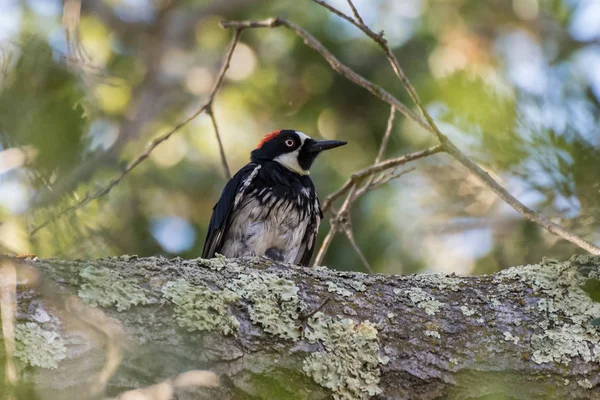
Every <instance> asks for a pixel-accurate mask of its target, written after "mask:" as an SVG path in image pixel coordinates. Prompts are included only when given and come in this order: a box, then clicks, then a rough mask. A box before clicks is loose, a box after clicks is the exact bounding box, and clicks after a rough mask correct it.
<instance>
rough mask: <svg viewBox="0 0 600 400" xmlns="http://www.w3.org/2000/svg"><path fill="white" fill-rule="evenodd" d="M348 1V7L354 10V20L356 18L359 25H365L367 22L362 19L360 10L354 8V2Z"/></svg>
mask: <svg viewBox="0 0 600 400" xmlns="http://www.w3.org/2000/svg"><path fill="white" fill-rule="evenodd" d="M346 1H347V2H348V5H349V6H350V8H351V9H352V13H353V14H354V18H356V21H358V23H359V24H361V25H364V24H365V22H364V21H363V19H362V17H361V16H360V14H359V13H358V10H357V9H356V7H355V6H354V3H353V2H352V0H346Z"/></svg>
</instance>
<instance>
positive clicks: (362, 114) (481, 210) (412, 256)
mask: <svg viewBox="0 0 600 400" xmlns="http://www.w3.org/2000/svg"><path fill="white" fill-rule="evenodd" d="M42 3H44V4H45V6H44V4H42ZM54 3H56V4H54ZM356 3H357V7H358V8H359V10H360V11H361V13H362V14H363V17H364V18H365V21H366V22H367V23H368V24H369V25H370V26H371V27H372V28H373V29H374V30H375V31H379V30H384V31H385V33H386V37H387V38H388V40H389V42H390V44H391V45H392V46H393V48H394V52H395V53H396V55H397V57H398V59H399V60H400V63H401V64H402V66H403V68H404V69H405V72H406V73H407V75H408V76H409V77H410V79H411V80H412V81H413V83H414V84H415V86H416V88H417V90H418V91H419V93H420V95H421V97H422V98H423V99H424V101H425V102H426V104H427V106H428V108H429V109H430V111H431V112H432V113H433V115H434V116H435V117H436V119H437V120H438V122H439V123H440V126H441V127H442V130H443V131H444V132H445V133H447V134H448V135H449V136H450V138H451V139H452V140H453V141H454V142H455V143H456V144H457V145H458V146H459V147H460V148H461V149H463V150H464V151H465V152H466V153H467V154H469V155H470V156H471V157H473V159H474V160H476V161H477V162H478V163H480V164H481V165H482V166H483V167H484V168H486V169H487V170H488V171H489V172H490V173H491V174H493V175H494V176H495V177H496V178H497V179H498V180H499V181H500V182H501V183H502V184H503V185H504V186H505V187H506V188H507V189H508V190H509V191H510V192H511V193H513V194H514V195H516V196H517V197H518V198H519V199H521V200H522V201H523V202H525V203H526V204H527V205H529V206H531V207H533V208H534V209H536V210H539V211H540V212H542V213H544V214H545V215H547V216H549V217H551V218H552V219H554V220H556V221H557V222H560V223H561V224H563V225H565V226H566V227H568V228H569V229H571V230H573V231H574V232H576V233H578V234H579V235H582V236H584V237H586V238H587V239H588V240H591V241H595V242H596V243H598V242H599V240H600V235H599V233H600V230H599V226H600V224H599V218H598V217H599V214H600V183H599V181H598V173H597V171H598V170H600V150H599V146H600V132H599V131H598V127H599V126H600V125H599V124H598V116H599V115H600V112H599V111H600V110H599V104H600V103H599V97H598V96H599V95H600V84H599V83H598V82H600V77H599V75H598V72H597V71H600V50H599V49H598V47H597V44H596V43H597V40H598V38H597V37H596V36H593V35H594V33H593V32H592V33H591V34H589V35H588V36H589V37H588V36H585V34H586V31H585V30H582V29H583V28H585V26H584V27H583V28H582V26H583V25H581V24H582V22H580V20H579V19H578V18H579V17H578V15H581V13H582V12H585V10H584V7H585V4H583V2H575V1H566V0H523V1H522V2H511V1H503V2H482V1H480V0H452V1H425V0H410V1H409V0H407V1H402V2H397V1H391V0H378V1H374V2H369V1H357V2H356ZM48 4H54V6H53V7H48ZM167 4H168V5H167ZM332 4H335V5H336V6H340V7H342V8H343V9H344V10H345V11H348V10H347V9H346V8H345V7H346V3H345V2H343V1H338V2H332ZM4 11H5V15H6V16H7V17H6V18H12V20H13V21H17V23H16V24H13V25H10V26H12V28H11V29H9V28H5V30H6V32H3V35H2V38H4V39H3V42H2V44H3V48H2V71H3V72H2V75H1V80H0V140H1V143H0V144H1V145H2V152H0V171H1V172H0V193H1V196H0V217H1V218H2V221H3V223H2V225H1V226H0V245H1V246H2V248H3V251H4V252H8V253H19V252H34V253H36V254H38V255H40V256H60V257H78V258H85V257H100V256H106V255H112V254H124V253H128V254H138V255H150V254H165V255H168V256H175V255H177V256H182V257H197V256H199V255H200V253H201V249H202V244H203V240H204V236H205V233H206V226H207V224H208V220H209V218H210V214H211V211H212V206H213V205H214V203H215V202H216V200H217V198H218V196H219V194H220V191H221V189H222V187H223V185H224V183H225V177H224V173H223V171H222V169H221V163H220V161H219V158H218V150H217V146H216V140H215V136H214V133H213V132H212V128H211V125H210V123H209V121H208V120H207V118H206V116H200V117H199V118H198V119H196V120H195V121H193V122H192V123H190V124H189V125H187V126H186V127H184V128H183V129H182V130H181V131H180V132H178V133H176V134H175V135H174V136H173V137H172V138H171V139H170V140H169V141H167V142H165V143H164V144H163V145H161V146H160V147H158V148H157V149H156V150H155V151H154V152H153V154H152V155H151V156H150V158H149V159H147V160H146V161H144V162H143V163H142V164H141V165H140V166H139V167H138V168H136V169H135V170H134V171H133V172H132V173H131V174H130V175H128V176H127V177H126V178H125V179H124V180H123V181H122V182H121V183H120V184H119V185H118V186H117V187H116V188H114V189H113V190H112V191H111V192H110V193H109V194H108V195H105V196H103V197H102V198H100V199H99V200H96V201H94V202H92V203H91V204H89V205H87V206H86V207H84V208H82V209H79V210H77V211H76V212H72V213H69V214H67V215H66V216H64V217H63V218H61V219H59V220H58V221H57V222H56V223H54V224H51V225H49V226H47V227H45V228H44V229H42V230H41V231H39V232H38V233H37V234H36V235H35V236H33V237H31V238H30V237H29V236H28V233H29V232H30V231H31V229H32V228H33V227H34V226H35V225H38V224H40V223H42V222H44V221H45V220H46V219H48V218H49V217H51V216H52V215H53V214H55V213H56V212H58V211H60V210H62V209H64V208H65V207H69V206H71V205H73V204H76V203H77V201H79V200H80V199H82V198H84V197H85V196H86V194H88V193H92V192H94V191H95V190H97V189H98V188H99V187H101V186H102V185H104V184H105V183H106V182H108V181H109V180H110V179H111V178H112V177H113V176H114V175H115V174H117V173H118V172H119V171H120V170H121V169H122V168H123V165H124V164H126V162H127V161H129V160H132V159H134V158H135V157H137V155H139V154H140V153H141V152H142V151H143V150H144V149H145V146H146V144H147V143H148V142H149V141H150V140H151V139H152V138H154V137H156V136H158V135H159V134H162V133H164V132H165V131H168V130H170V129H171V128H172V127H173V126H175V125H176V124H177V123H179V122H180V121H182V120H183V119H184V118H186V117H187V116H188V115H190V114H191V113H192V112H193V111H194V110H195V109H197V108H198V107H199V106H200V105H201V104H202V103H203V102H204V101H205V100H206V99H207V96H208V94H209V92H210V89H211V87H212V84H213V81H214V78H215V77H216V74H217V71H218V69H219V67H220V63H221V60H222V56H223V54H224V52H225V49H226V47H227V43H228V41H229V38H230V35H231V32H228V31H225V30H223V29H221V28H220V27H219V25H218V22H219V21H221V20H223V19H262V18H267V17H271V16H279V17H283V18H289V19H291V20H292V21H293V22H295V23H297V24H299V25H300V26H302V27H304V28H305V29H307V30H308V31H309V32H311V33H312V34H313V35H314V36H315V37H316V38H317V39H318V40H320V41H321V42H322V43H323V44H324V45H325V46H326V47H327V48H328V49H330V50H331V51H332V52H333V53H334V54H336V56H338V57H339V58H340V60H342V61H343V62H344V63H347V64H348V65H349V66H351V67H352V68H353V69H354V70H355V71H357V72H358V73H360V74H362V75H363V76H365V77H366V78H367V79H370V80H372V81H373V82H375V83H376V84H378V85H381V86H382V87H385V88H386V89H387V90H389V91H390V92H392V93H394V95H395V96H397V97H398V98H399V99H400V100H401V101H403V102H405V103H406V104H408V105H411V103H410V99H409V97H408V95H407V94H406V93H405V92H404V91H403V90H402V89H401V85H400V84H399V82H398V81H397V79H396V78H395V76H394V74H393V71H392V70H391V69H390V67H389V65H388V64H387V61H386V59H385V56H384V54H382V53H381V51H380V49H379V48H378V47H377V46H376V45H375V44H374V43H372V42H371V41H370V40H368V39H367V38H365V37H363V36H362V35H361V34H360V32H359V31H358V30H357V29H355V28H354V27H351V26H350V25H349V24H347V23H345V22H343V21H341V20H340V19H339V18H337V17H335V16H334V15H332V14H330V13H328V12H327V11H325V10H324V9H322V8H320V7H319V6H317V5H316V4H314V3H311V2H306V3H305V2H302V3H298V4H295V3H289V2H272V1H257V0H240V1H236V2H220V1H210V0H206V1H183V2H162V1H158V0H157V1H147V2H144V1H138V2H127V1H121V0H111V1H100V0H99V1H95V2H84V3H83V5H82V14H81V18H80V20H79V23H78V26H77V33H78V34H77V35H75V36H73V37H72V39H75V40H74V41H73V42H71V43H70V44H68V43H67V42H66V39H65V32H64V27H63V26H62V23H61V15H60V14H61V12H62V8H61V4H60V2H58V1H57V2H49V3H48V2H46V0H31V1H27V2H18V1H15V2H11V3H10V4H9V5H6V9H5V10H4ZM597 18H598V21H600V16H598V17H597ZM580 25H581V26H580ZM6 26H8V25H6ZM581 32H583V33H581ZM590 35H591V36H590ZM77 39H79V40H77ZM411 107H412V105H411ZM388 112H389V108H388V107H387V105H385V104H384V103H382V102H381V101H380V100H379V99H377V98H375V97H373V96H371V95H370V94H369V93H368V92H366V91H365V90H364V89H362V88H360V87H358V86H356V85H354V84H352V83H351V82H349V81H347V80H345V79H344V78H342V77H340V76H339V75H337V74H336V73H335V72H333V71H332V70H331V69H330V68H329V66H328V64H327V63H326V62H325V61H324V60H323V59H321V58H320V56H319V55H318V54H316V53H315V52H314V51H312V50H311V49H309V48H308V47H306V46H305V45H304V44H303V43H302V41H301V40H300V39H298V38H297V37H295V36H294V35H293V33H291V32H289V31H286V30H283V29H261V30H249V31H246V32H244V34H243V37H242V40H241V43H240V46H239V47H238V49H237V50H236V53H235V54H234V58H233V60H232V67H231V70H230V71H229V73H228V75H227V79H226V81H225V85H224V87H223V88H222V90H221V91H220V92H219V94H218V95H217V98H216V103H215V115H216V117H217V119H218V121H219V124H220V127H221V131H222V132H221V133H222V136H223V137H222V139H223V142H224V145H225V151H226V154H227V156H228V160H229V163H230V166H231V167H232V169H234V170H237V169H238V168H240V167H241V166H243V165H244V163H246V162H247V160H248V155H249V152H250V151H251V150H252V148H253V147H254V146H255V144H256V143H257V142H258V140H259V139H260V137H262V135H264V134H265V133H267V132H270V131H271V130H273V129H276V128H293V129H297V130H300V131H303V132H305V133H307V134H309V135H312V136H318V137H327V138H340V139H344V140H348V141H349V142H350V145H349V146H346V147H345V148H344V149H343V150H341V151H337V152H332V153H331V154H327V155H325V156H323V157H322V158H321V159H319V160H318V161H317V163H316V165H315V167H314V170H313V173H312V177H313V180H314V181H315V184H316V187H317V189H318V192H319V194H320V196H321V198H324V197H325V196H326V195H327V194H328V193H330V192H332V191H334V190H335V189H337V188H338V187H339V186H340V185H341V184H342V183H343V182H344V180H345V179H346V178H347V177H348V176H349V174H350V173H352V172H353V171H355V170H358V169H360V168H364V167H366V166H368V165H369V164H371V163H372V162H373V160H374V159H375V156H376V154H377V150H378V147H379V143H380V140H381V137H382V135H383V133H384V130H385V125H386V121H387V115H388ZM431 144H433V141H432V139H431V137H430V136H429V135H428V134H427V133H426V132H424V131H423V130H421V129H420V128H418V127H417V126H415V125H414V124H413V123H411V122H410V121H407V120H406V119H405V118H403V117H402V116H398V117H397V118H396V123H395V127H394V130H393V134H392V138H391V140H390V144H389V147H388V151H387V154H386V156H387V157H393V156H399V155H402V154H404V153H407V152H410V151H415V150H419V149H422V148H424V147H426V146H429V145H431ZM415 166H416V167H417V169H416V171H414V172H412V173H410V174H408V175H406V176H403V177H402V178H400V179H399V180H398V181H393V182H391V183H390V184H388V185H386V186H384V187H382V188H380V189H377V190H376V191H374V192H371V193H369V194H367V195H366V196H364V197H363V198H362V199H361V200H360V201H358V202H357V203H356V205H355V206H354V208H353V211H352V217H353V225H354V231H355V236H356V239H357V241H358V244H359V246H360V247H361V248H362V249H363V251H364V253H365V255H366V257H367V259H368V260H369V261H370V262H371V263H372V265H373V266H374V268H375V269H376V270H377V271H378V272H386V273H412V272H419V271H425V270H437V271H446V272H457V273H488V272H494V271H497V270H499V269H502V268H505V267H507V266H510V265H515V264H521V263H528V262H536V261H539V259H541V257H542V256H551V257H559V258H567V257H569V256H570V255H572V253H574V252H579V249H577V248H575V247H574V246H572V245H571V244H569V243H566V242H564V241H560V240H558V239H557V238H556V237H554V236H552V235H551V234H549V233H547V232H545V231H543V230H540V228H538V227H537V226H535V225H532V224H531V223H529V222H527V221H524V220H523V219H522V218H521V217H520V216H519V215H518V214H517V213H515V212H514V211H513V210H512V209H510V208H509V207H508V206H506V205H505V204H503V203H502V202H500V201H499V200H498V199H497V198H496V197H495V195H493V193H491V192H490V191H489V190H488V189H486V188H485V187H483V186H482V185H481V184H480V183H479V182H478V181H477V180H475V179H474V178H473V177H470V176H469V175H468V174H467V173H466V171H465V170H464V169H463V168H462V167H460V166H459V165H457V163H455V162H453V161H452V160H451V159H449V158H448V157H447V156H444V155H436V156H434V157H430V158H429V159H427V160H423V161H420V162H418V163H416V164H415ZM327 230H328V221H327V219H326V220H324V222H323V224H322V228H321V232H320V238H321V239H322V237H323V236H324V235H325V234H326V232H327ZM325 264H326V265H329V266H331V267H334V268H339V269H348V270H361V269H362V268H363V267H362V265H361V263H360V259H359V258H358V256H357V255H356V254H355V253H354V251H353V250H352V247H351V246H350V244H349V243H348V240H347V239H346V238H345V237H344V236H341V235H340V236H338V237H336V239H335V240H334V243H333V246H332V247H331V249H330V251H329V253H328V255H327V257H326V259H325Z"/></svg>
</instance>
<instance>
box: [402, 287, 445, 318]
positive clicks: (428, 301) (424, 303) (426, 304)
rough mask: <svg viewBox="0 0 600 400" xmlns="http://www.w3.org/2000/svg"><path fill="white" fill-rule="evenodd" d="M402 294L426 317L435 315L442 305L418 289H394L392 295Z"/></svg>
mask: <svg viewBox="0 0 600 400" xmlns="http://www.w3.org/2000/svg"><path fill="white" fill-rule="evenodd" d="M401 293H404V294H405V295H407V296H408V299H409V300H410V301H411V302H412V303H413V304H415V305H416V306H417V307H419V308H422V309H424V310H425V312H426V313H427V314H428V315H435V314H436V313H437V312H438V311H439V310H440V308H441V307H442V306H443V305H444V303H441V302H439V301H437V300H436V299H435V297H433V295H431V294H429V293H427V292H426V291H424V290H423V289H421V288H419V287H413V288H410V289H407V290H404V291H402V290H400V289H394V294H401Z"/></svg>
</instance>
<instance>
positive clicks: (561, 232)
mask: <svg viewBox="0 0 600 400" xmlns="http://www.w3.org/2000/svg"><path fill="white" fill-rule="evenodd" d="M313 1H314V2H316V3H318V4H320V5H323V6H324V7H326V8H328V9H329V10H331V11H332V12H334V13H335V14H337V15H339V16H340V17H342V18H344V19H346V20H347V21H349V22H350V23H352V24H354V25H356V26H357V27H358V28H359V29H361V30H362V31H363V32H364V33H365V34H366V35H367V36H369V37H370V38H372V39H373V40H375V41H376V42H377V43H378V44H380V46H382V48H383V49H384V51H385V53H386V56H387V57H388V59H389V60H390V62H391V63H392V67H393V69H394V72H395V73H396V75H397V76H398V77H399V78H400V81H401V82H402V84H403V85H404V87H405V88H406V89H407V91H408V92H409V94H410V95H411V97H412V98H413V101H414V102H415V104H416V105H417V107H418V108H419V110H420V111H421V113H423V115H424V117H425V119H423V118H421V117H420V116H418V115H417V114H415V113H414V112H412V111H411V110H410V109H409V108H408V107H407V106H406V105H404V104H403V103H401V102H400V101H399V100H398V99H396V98H395V97H394V96H392V95H391V94H390V93H389V92H387V91H386V90H384V89H382V88H381V87H379V86H377V85H375V84H374V83H372V82H371V81H369V80H367V79H365V78H364V77H362V76H361V75H359V74H357V73H356V72H354V71H353V70H352V69H351V68H349V67H347V66H346V65H344V64H342V63H341V62H340V61H339V60H338V59H337V58H336V57H335V56H334V55H333V54H332V53H331V52H330V51H329V50H327V49H326V48H325V47H324V46H323V44H322V43H321V42H319V41H318V40H317V39H315V38H314V36H312V35H311V34H310V33H308V32H307V31H305V30H304V29H302V28H300V27H299V26H297V25H295V24H294V23H292V22H290V21H287V20H284V19H278V18H271V19H267V20H262V21H225V22H222V23H221V25H222V26H223V27H224V28H235V29H240V28H275V27H279V26H285V27H286V28H288V29H290V30H292V31H293V32H295V33H296V34H297V35H298V36H300V37H301V38H302V39H304V43H305V44H306V45H307V46H309V47H310V48H312V49H314V50H315V51H317V52H318V53H319V54H321V56H323V58H324V59H325V60H326V61H327V62H328V63H329V65H330V66H331V67H332V68H333V70H334V71H336V72H337V73H339V74H340V75H342V76H343V77H345V78H347V79H349V80H350V81H352V82H354V83H356V84H357V85H359V86H362V87H363V88H365V89H367V90H368V91H369V92H371V93H373V94H374V95H375V96H376V97H378V98H380V99H381V100H383V101H385V102H386V103H388V104H390V105H393V106H394V107H395V108H396V109H397V110H398V111H400V112H401V113H402V114H403V115H405V116H406V117H407V118H409V119H411V120H412V121H414V122H415V123H417V124H418V125H419V126H421V127H423V128H424V129H426V130H427V131H429V132H431V133H432V134H433V135H434V136H435V137H436V138H437V139H438V141H439V142H440V145H441V146H442V150H443V151H446V152H447V153H448V154H450V155H451V156H452V157H453V158H455V159H456V160H457V161H458V162H460V163H461V164H462V165H463V166H465V167H466V168H467V169H468V170H469V171H470V172H471V173H472V174H474V175H475V176H477V177H478V178H479V179H480V180H481V181H482V183H483V184H484V185H486V186H488V187H489V188H490V189H491V190H492V191H493V192H494V193H496V194H497V195H498V196H499V197H500V198H501V199H502V200H504V201H505V202H506V203H507V204H508V205H510V206H511V207H513V208H514V209H515V210H516V211H518V212H519V213H520V214H521V215H523V216H524V217H525V218H527V219H528V220H530V221H532V222H535V223H537V224H538V225H540V226H541V227H543V228H544V229H546V230H548V231H549V232H551V233H553V234H555V235H557V236H559V237H561V238H563V239H565V240H567V241H569V242H571V243H573V244H575V245H577V246H579V247H580V248H582V249H584V250H586V251H588V252H590V253H592V254H595V255H600V247H597V246H595V245H593V244H592V243H590V242H588V241H586V240H585V239H583V238H581V237H579V236H577V235H576V234H574V233H572V232H570V231H569V230H567V229H565V228H563V227H562V226H560V225H558V224H555V223H553V222H552V221H550V219H548V218H547V217H545V216H543V215H541V214H538V213H537V212H535V211H533V210H532V209H530V208H529V207H527V206H525V205H524V204H523V203H521V202H520V201H519V200H518V199H517V198H515V197H514V196H513V195H511V194H510V193H509V192H508V191H507V190H506V189H504V188H503V187H502V186H501V185H500V184H499V183H498V182H496V181H495V180H494V179H493V178H492V177H490V176H489V175H488V173H487V172H485V171H484V170H483V169H482V168H481V167H479V165H477V164H476V163H475V162H473V161H472V160H471V159H470V158H469V157H467V156H466V155H465V154H464V153H463V152H462V151H460V150H459V149H458V148H457V147H456V146H455V145H454V144H453V143H452V142H451V141H450V140H449V139H448V138H447V137H446V136H445V135H444V134H443V133H442V132H441V131H440V130H439V128H438V127H437V125H436V124H435V122H434V121H433V118H432V117H431V116H430V115H429V113H428V112H427V111H426V110H425V108H424V107H423V105H422V103H421V101H420V99H419V97H418V95H417V92H416V90H415V89H414V87H413V86H412V84H411V83H410V81H409V80H408V79H407V78H406V76H405V75H404V72H403V71H402V69H401V68H400V65H399V63H398V61H397V59H396V58H395V56H394V55H393V54H392V52H391V50H390V49H389V47H388V46H387V42H386V40H385V39H384V38H383V35H378V34H376V33H374V32H373V31H371V30H370V29H369V28H368V27H366V26H364V25H362V26H361V25H357V23H356V22H355V21H354V20H353V19H352V18H350V17H348V16H347V15H345V14H343V13H342V12H340V11H339V10H337V9H335V8H334V7H331V6H329V5H326V3H324V2H322V1H320V0H313ZM346 190H347V188H346ZM343 193H344V192H342V194H343ZM340 195H341V194H340ZM340 195H338V197H339V196H340Z"/></svg>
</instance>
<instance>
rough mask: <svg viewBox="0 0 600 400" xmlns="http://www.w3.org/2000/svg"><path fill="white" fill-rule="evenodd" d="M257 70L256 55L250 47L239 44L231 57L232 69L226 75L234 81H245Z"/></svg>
mask: <svg viewBox="0 0 600 400" xmlns="http://www.w3.org/2000/svg"><path fill="white" fill-rule="evenodd" d="M255 68H256V55H255V54H254V50H252V49H251V48H250V47H249V46H248V45H245V44H244V43H239V44H238V45H237V47H236V48H235V51H234V52H233V56H232V57H231V67H230V68H229V71H227V74H226V75H225V76H226V77H227V78H228V79H231V80H234V81H241V80H244V79H246V78H248V77H250V75H252V73H253V72H254V69H255Z"/></svg>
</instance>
